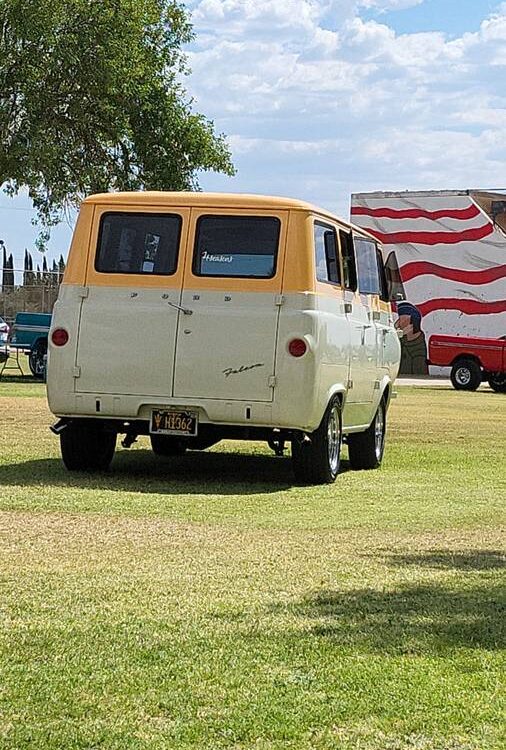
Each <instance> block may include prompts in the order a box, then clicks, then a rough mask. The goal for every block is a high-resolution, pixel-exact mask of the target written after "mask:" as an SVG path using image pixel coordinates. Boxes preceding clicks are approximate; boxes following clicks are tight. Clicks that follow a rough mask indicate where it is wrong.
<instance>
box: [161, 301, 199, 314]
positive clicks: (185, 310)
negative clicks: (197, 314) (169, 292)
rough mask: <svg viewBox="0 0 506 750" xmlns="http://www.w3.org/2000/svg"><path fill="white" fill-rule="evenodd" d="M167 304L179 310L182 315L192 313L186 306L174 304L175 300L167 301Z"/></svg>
mask: <svg viewBox="0 0 506 750" xmlns="http://www.w3.org/2000/svg"><path fill="white" fill-rule="evenodd" d="M167 304H168V305H170V306H171V307H175V308H176V310H181V312H182V313H183V315H193V310H188V308H187V307H181V305H176V304H175V302H167Z"/></svg>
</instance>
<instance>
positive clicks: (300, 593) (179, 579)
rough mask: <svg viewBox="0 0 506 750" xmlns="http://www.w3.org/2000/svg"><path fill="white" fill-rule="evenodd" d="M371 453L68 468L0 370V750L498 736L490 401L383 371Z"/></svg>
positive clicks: (497, 549)
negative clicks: (320, 464) (395, 378)
mask: <svg viewBox="0 0 506 750" xmlns="http://www.w3.org/2000/svg"><path fill="white" fill-rule="evenodd" d="M398 390H399V397H398V398H397V399H396V400H395V401H394V402H393V403H392V408H391V411H390V415H389V416H390V420H389V437H388V444H387V453H386V458H385V462H384V466H383V468H382V469H381V470H380V471H377V472H351V471H348V470H347V465H346V461H344V467H343V473H342V475H341V476H340V477H338V480H337V482H336V483H335V484H334V485H332V486H328V487H327V486H326V487H317V488H302V487H297V486H295V485H294V484H293V480H292V475H291V470H290V461H289V460H288V459H286V458H276V457H275V456H273V455H272V453H271V452H270V451H269V449H268V448H267V447H265V448H264V447H263V446H262V445H260V444H258V445H257V444H243V443H223V444H220V445H218V446H216V447H215V448H214V449H212V450H210V451H206V452H204V453H197V452H195V453H191V454H189V455H188V456H185V457H182V458H178V459H161V458H157V457H155V456H154V455H153V454H152V453H151V451H150V450H149V443H148V441H147V439H146V438H141V439H140V440H139V442H138V443H137V444H136V445H135V446H134V447H133V448H132V449H131V450H130V451H125V450H123V449H118V452H117V454H116V457H115V459H114V461H113V465H112V470H111V471H110V472H108V473H107V474H98V475H87V474H84V473H78V474H68V473H67V472H65V470H64V469H63V467H62V465H61V463H60V460H59V450H58V442H57V439H56V438H55V437H54V436H52V435H51V433H50V432H49V430H48V429H47V426H48V425H49V424H50V423H51V421H52V418H51V415H50V414H49V412H48V410H47V407H46V403H45V398H44V385H43V384H38V383H35V382H34V381H32V380H30V379H28V378H26V379H25V380H24V381H21V379H16V378H15V377H12V376H11V377H9V378H5V379H4V378H2V380H0V511H1V512H0V747H1V748H2V750H3V749H4V748H5V749H9V750H10V749H12V750H14V749H16V750H19V749H21V748H30V750H32V749H36V750H39V749H42V748H44V749H49V748H51V749H52V750H62V749H64V750H67V749H68V750H71V749H73V748H83V749H84V748H87V749H89V750H91V748H100V749H107V750H123V749H124V748H125V749H126V748H131V749H132V750H144V749H145V748H150V749H151V748H152V749H153V750H155V749H156V750H158V749H160V750H161V749H162V748H163V749H164V750H165V749H168V748H181V749H183V750H185V749H186V748H199V749H200V748H205V749H208V748H209V749H214V748H217V749H218V748H231V749H232V748H233V749H235V750H243V749H244V750H245V749H246V748H248V749H250V748H251V749H252V750H253V749H255V750H274V749H276V750H278V749H279V750H281V749H283V750H292V749H297V750H302V749H304V750H310V749H311V750H313V749H314V750H327V749H330V748H339V749H341V748H342V749H343V750H492V749H494V750H496V749H497V750H499V749H501V750H503V749H504V747H505V745H506V736H505V733H504V726H505V718H506V715H505V713H506V712H505V707H506V705H505V693H506V690H505V687H506V686H505V684H504V674H505V671H506V669H505V667H506V659H505V654H504V630H505V586H504V584H505V578H504V571H505V567H504V564H505V563H504V556H503V554H502V553H503V551H504V547H505V544H504V542H505V535H504V520H505V510H506V465H505V443H506V397H504V396H501V395H500V394H493V393H492V392H491V391H489V390H487V389H484V388H483V389H480V391H478V392H477V393H471V394H466V393H457V392H455V391H453V390H448V389H427V388H423V389H412V388H405V387H402V388H399V389H398Z"/></svg>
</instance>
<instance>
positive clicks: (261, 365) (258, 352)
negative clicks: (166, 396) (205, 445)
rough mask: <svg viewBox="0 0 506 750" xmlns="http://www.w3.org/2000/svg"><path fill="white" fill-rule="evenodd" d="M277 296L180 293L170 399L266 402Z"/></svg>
mask: <svg viewBox="0 0 506 750" xmlns="http://www.w3.org/2000/svg"><path fill="white" fill-rule="evenodd" d="M276 298H277V295H275V294H273V293H266V294H263V293H260V292H235V291H230V292H224V291H221V292H219V291H210V290H205V291H202V290H184V292H183V295H182V298H181V305H182V307H184V308H185V309H187V310H189V311H191V315H183V314H181V317H180V321H179V329H178V333H177V355H176V368H175V380H174V396H175V397H184V398H204V399H205V398H218V399H226V400H234V401H235V400H241V401H272V398H273V388H272V387H271V385H269V381H270V378H272V377H273V376H274V375H275V347H276V336H277V327H278V315H279V307H278V306H277V305H276Z"/></svg>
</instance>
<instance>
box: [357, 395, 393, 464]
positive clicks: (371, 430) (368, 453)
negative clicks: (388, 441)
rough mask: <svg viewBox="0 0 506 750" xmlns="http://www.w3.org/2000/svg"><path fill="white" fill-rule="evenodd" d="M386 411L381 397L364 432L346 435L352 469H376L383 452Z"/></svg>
mask: <svg viewBox="0 0 506 750" xmlns="http://www.w3.org/2000/svg"><path fill="white" fill-rule="evenodd" d="M386 431H387V411H386V406H385V400H384V399H381V401H380V404H379V406H378V411H377V412H376V414H375V415H374V419H373V420H372V422H371V424H370V426H369V427H368V428H367V430H366V431H365V432H355V433H352V434H351V435H348V456H349V459H350V466H351V468H352V469H377V468H379V467H380V466H381V462H382V460H383V453H384V452H385V436H386Z"/></svg>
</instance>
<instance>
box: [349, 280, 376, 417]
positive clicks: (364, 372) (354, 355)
mask: <svg viewBox="0 0 506 750" xmlns="http://www.w3.org/2000/svg"><path fill="white" fill-rule="evenodd" d="M345 299H346V301H347V303H348V304H349V305H351V312H349V313H348V316H347V317H348V322H349V326H350V355H351V356H350V374H349V384H350V390H349V393H348V396H347V399H346V404H345V408H344V414H343V423H344V426H345V427H348V426H352V425H361V424H368V423H369V422H370V421H371V419H372V413H371V409H372V404H373V400H374V384H375V381H376V379H377V376H378V362H379V357H378V340H377V331H376V325H375V324H374V322H373V320H372V317H371V310H370V309H369V306H368V304H367V298H366V297H364V296H363V295H362V296H361V295H358V294H353V293H352V292H345Z"/></svg>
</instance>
